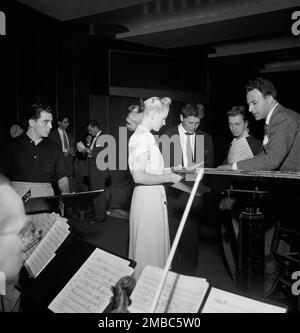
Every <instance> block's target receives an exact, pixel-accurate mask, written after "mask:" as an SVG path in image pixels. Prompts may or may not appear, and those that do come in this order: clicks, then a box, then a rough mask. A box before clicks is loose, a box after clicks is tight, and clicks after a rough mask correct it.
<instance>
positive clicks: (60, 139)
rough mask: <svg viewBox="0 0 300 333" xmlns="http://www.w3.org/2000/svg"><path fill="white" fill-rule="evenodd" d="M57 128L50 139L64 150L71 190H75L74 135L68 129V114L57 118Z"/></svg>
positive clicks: (50, 135)
mask: <svg viewBox="0 0 300 333" xmlns="http://www.w3.org/2000/svg"><path fill="white" fill-rule="evenodd" d="M57 125H58V126H57V128H56V129H54V130H53V131H52V132H51V133H50V134H49V139H50V140H52V141H53V142H55V143H56V144H57V145H58V146H59V147H60V148H61V150H62V152H63V154H64V157H65V165H66V169H67V172H68V179H69V190H70V192H71V193H72V192H74V156H75V151H74V147H75V141H74V136H73V135H72V134H71V133H70V132H68V131H67V129H68V127H69V125H70V120H69V117H68V116H59V117H58V118H57Z"/></svg>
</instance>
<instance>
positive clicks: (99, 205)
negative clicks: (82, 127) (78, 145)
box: [86, 120, 108, 223]
mask: <svg viewBox="0 0 300 333" xmlns="http://www.w3.org/2000/svg"><path fill="white" fill-rule="evenodd" d="M87 131H88V132H89V134H90V135H91V136H92V137H93V140H92V142H91V145H90V146H89V147H88V148H86V152H87V155H88V158H87V161H88V176H89V183H90V190H91V191H96V190H104V193H102V194H100V195H99V196H98V197H97V198H96V199H95V200H94V210H95V220H92V221H91V222H97V223H103V222H105V220H106V198H105V182H106V178H107V176H108V171H107V170H104V171H103V170H99V169H98V168H97V164H96V160H97V155H98V153H99V152H100V151H101V150H102V149H103V147H101V145H97V140H98V139H99V137H100V136H101V135H102V134H103V133H102V131H101V130H100V126H99V124H98V122H97V121H95V120H90V121H89V123H88V125H87Z"/></svg>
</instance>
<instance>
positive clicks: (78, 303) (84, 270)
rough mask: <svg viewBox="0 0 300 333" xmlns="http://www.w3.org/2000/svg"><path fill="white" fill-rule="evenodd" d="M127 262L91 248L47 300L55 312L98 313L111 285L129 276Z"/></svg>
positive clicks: (130, 269) (108, 295)
mask: <svg viewBox="0 0 300 333" xmlns="http://www.w3.org/2000/svg"><path fill="white" fill-rule="evenodd" d="M129 264H130V263H129V261H127V260H125V259H122V258H119V257H117V256H115V255H112V254H110V253H107V252H105V251H102V250H100V249H95V250H94V252H93V253H92V254H91V255H90V256H89V257H88V259H87V260H86V261H85V263H84V264H83V265H82V266H81V267H80V269H79V270H78V271H77V272H76V274H74V276H73V277H72V278H71V280H70V281H69V282H68V283H67V284H66V286H65V287H64V288H63V289H62V290H61V292H60V293H59V294H58V295H57V296H56V297H55V298H54V300H53V301H52V302H51V303H50V305H49V307H48V308H49V309H50V310H51V311H53V312H56V313H102V312H103V311H104V310H105V308H106V307H107V305H108V304H109V302H110V298H111V297H112V295H113V294H112V291H111V287H112V286H114V285H115V284H116V283H117V281H118V280H119V279H120V278H122V277H124V276H126V275H131V274H132V272H133V268H132V267H130V266H129Z"/></svg>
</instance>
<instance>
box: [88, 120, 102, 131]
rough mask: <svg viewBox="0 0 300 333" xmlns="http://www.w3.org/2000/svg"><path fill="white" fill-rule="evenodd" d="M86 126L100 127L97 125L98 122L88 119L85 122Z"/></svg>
mask: <svg viewBox="0 0 300 333" xmlns="http://www.w3.org/2000/svg"><path fill="white" fill-rule="evenodd" d="M88 126H91V127H93V128H94V127H97V128H99V129H100V126H99V123H98V122H97V120H90V121H89V122H88V123H87V125H86V127H88Z"/></svg>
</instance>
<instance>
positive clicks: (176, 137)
mask: <svg viewBox="0 0 300 333" xmlns="http://www.w3.org/2000/svg"><path fill="white" fill-rule="evenodd" d="M204 113H205V111H204V107H203V105H202V104H201V103H198V104H195V103H190V104H187V105H185V106H184V107H183V108H182V110H181V114H180V120H181V122H180V124H179V125H178V126H175V127H172V128H169V129H167V130H166V131H165V132H164V134H165V135H167V136H168V137H169V138H170V140H172V141H173V142H174V145H172V144H171V145H170V156H167V157H168V158H169V160H168V161H167V160H166V159H165V166H166V167H167V166H170V167H173V166H178V164H180V165H182V166H183V167H191V166H193V165H195V164H199V163H201V162H204V166H205V167H212V166H213V159H214V148H213V142H212V138H211V136H210V135H208V134H207V133H205V132H203V131H201V130H200V129H199V128H198V127H199V125H200V122H201V119H202V118H203V117H204ZM176 143H177V144H176ZM175 147H178V148H179V149H180V152H177V151H175V149H176V148H175ZM162 148H163V147H162ZM163 155H164V154H163ZM165 157H166V156H164V158H165ZM178 157H179V159H178ZM166 193H167V199H168V215H169V228H170V238H171V241H173V239H174V236H175V234H176V231H177V228H178V225H179V222H180V219H181V217H182V214H183V211H184V209H185V206H186V204H187V201H188V198H189V193H186V192H182V191H179V190H177V189H175V188H173V187H171V186H168V187H167V188H166ZM202 208H203V195H202V196H200V197H199V196H198V197H195V199H194V202H193V205H192V208H191V211H190V215H189V217H190V218H189V219H188V220H187V222H186V225H185V227H184V230H183V233H182V236H181V240H180V243H179V246H178V251H177V255H176V256H175V258H174V260H173V264H172V267H173V269H174V270H175V271H177V272H178V273H181V274H186V275H195V272H196V269H197V265H198V245H199V238H198V237H199V221H200V220H201V217H200V214H201V211H202ZM201 215H203V214H201ZM202 218H203V216H202Z"/></svg>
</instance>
